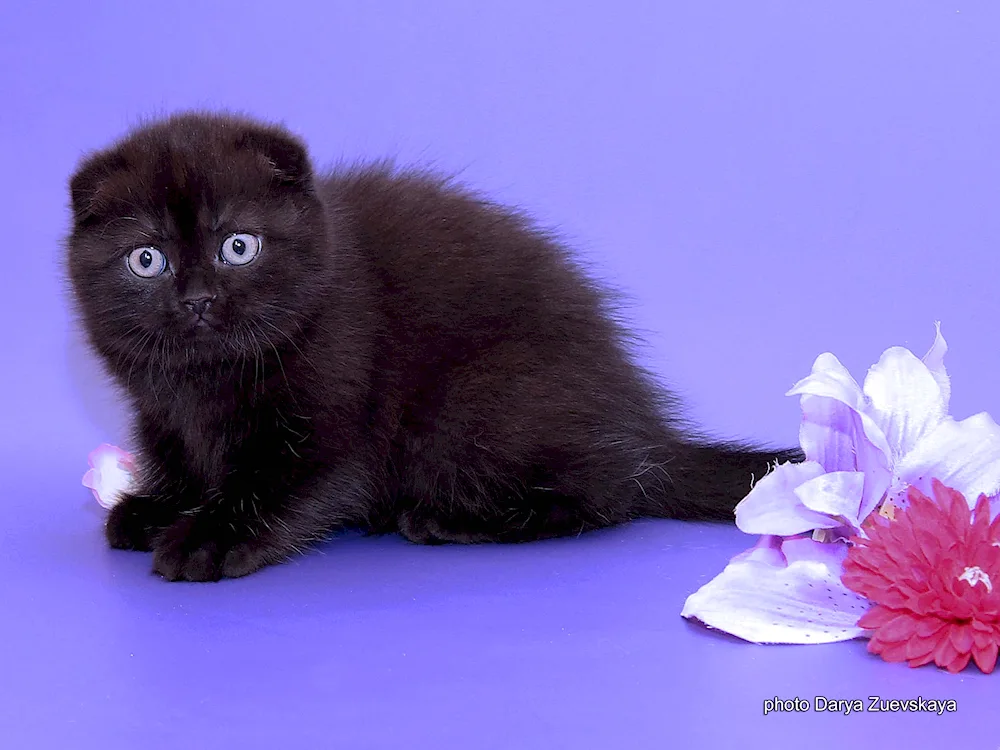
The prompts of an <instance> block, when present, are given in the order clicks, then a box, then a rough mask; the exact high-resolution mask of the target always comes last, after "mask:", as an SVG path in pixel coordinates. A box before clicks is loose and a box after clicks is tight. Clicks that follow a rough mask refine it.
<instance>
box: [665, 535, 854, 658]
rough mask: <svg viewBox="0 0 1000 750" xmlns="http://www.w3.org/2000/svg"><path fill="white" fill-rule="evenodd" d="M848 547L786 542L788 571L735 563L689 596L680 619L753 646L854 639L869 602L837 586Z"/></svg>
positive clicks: (752, 563)
mask: <svg viewBox="0 0 1000 750" xmlns="http://www.w3.org/2000/svg"><path fill="white" fill-rule="evenodd" d="M846 547H847V545H846V544H841V543H838V544H824V543H821V542H814V541H812V540H811V539H795V540H785V542H784V543H783V544H782V552H783V553H784V554H785V555H786V557H787V558H788V560H789V564H788V567H785V568H779V567H775V566H772V565H768V564H766V563H761V562H756V561H753V560H747V559H743V560H735V559H734V561H733V562H730V564H729V565H727V566H726V569H725V570H723V571H722V573H720V574H719V575H718V576H716V577H715V578H714V579H713V580H712V581H710V582H709V583H707V584H706V585H705V586H702V587H701V588H700V589H699V590H698V591H696V592H695V593H693V594H691V596H689V597H688V599H687V601H686V602H685V604H684V610H683V611H682V612H681V615H682V616H684V617H688V618H696V619H698V620H700V621H701V622H703V623H705V624H706V625H708V626H709V627H712V628H717V629H719V630H723V631H725V632H727V633H730V634H732V635H735V636H738V637H740V638H743V639H744V640H747V641H752V642H755V643H834V642H837V641H846V640H850V639H851V638H858V637H862V636H864V635H865V631H864V630H863V629H861V628H859V627H857V621H858V618H859V617H860V616H861V615H862V614H864V612H865V610H866V609H867V607H868V606H869V605H868V602H867V600H865V599H864V598H862V597H859V596H858V595H856V594H855V593H854V592H852V591H849V590H847V589H846V588H845V587H844V586H843V584H842V583H841V582H840V566H841V563H842V561H843V557H844V555H845V554H846Z"/></svg>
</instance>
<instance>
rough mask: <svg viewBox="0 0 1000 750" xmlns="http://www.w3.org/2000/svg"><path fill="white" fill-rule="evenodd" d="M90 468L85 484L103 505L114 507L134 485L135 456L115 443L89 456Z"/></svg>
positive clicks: (99, 448)
mask: <svg viewBox="0 0 1000 750" xmlns="http://www.w3.org/2000/svg"><path fill="white" fill-rule="evenodd" d="M87 461H88V462H89V463H90V469H89V470H88V471H87V473H86V474H84V475H83V486H84V487H89V488H90V489H91V490H92V491H93V493H94V497H95V498H97V502H99V503H100V504H101V507H104V508H112V507H114V506H115V505H117V504H118V503H119V502H120V501H121V496H122V494H123V493H125V492H128V490H129V488H130V487H131V486H132V477H133V474H134V473H135V457H134V456H133V455H132V454H131V453H128V452H126V451H123V450H122V449H121V448H119V447H117V446H115V445H108V444H107V443H103V444H102V445H100V446H98V447H97V448H95V449H94V450H93V451H91V453H90V455H89V456H88V457H87Z"/></svg>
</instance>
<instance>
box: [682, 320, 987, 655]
mask: <svg viewBox="0 0 1000 750" xmlns="http://www.w3.org/2000/svg"><path fill="white" fill-rule="evenodd" d="M947 350H948V347H947V344H946V342H945V340H944V338H943V337H942V335H941V329H940V325H938V326H937V335H936V336H935V340H934V344H933V345H932V346H931V349H930V351H928V352H927V354H926V356H924V358H923V359H922V360H920V359H917V357H916V356H914V355H913V354H912V353H911V352H910V351H908V350H907V349H903V348H900V347H894V348H891V349H888V350H886V351H885V352H884V353H883V354H882V357H881V358H880V359H879V361H878V363H877V364H876V365H874V366H873V367H872V368H871V369H870V370H869V372H868V375H867V377H866V378H865V381H864V387H861V386H859V385H858V383H857V381H855V379H854V378H853V377H852V376H851V374H850V373H849V372H848V371H847V369H846V368H845V367H844V366H843V365H842V364H841V363H840V361H839V360H838V359H837V358H836V357H835V356H833V355H832V354H822V355H820V356H819V357H818V358H817V359H816V361H815V363H814V365H813V369H812V372H811V374H810V375H809V376H808V377H806V378H804V379H803V380H801V381H799V382H798V383H797V384H796V385H795V386H794V387H793V388H792V389H791V390H790V391H789V392H788V395H798V396H799V397H800V403H801V409H802V423H801V427H800V430H799V440H800V443H801V445H802V449H803V452H804V453H805V458H806V460H805V461H803V462H801V463H786V464H781V465H779V466H776V467H775V469H774V470H773V471H771V472H770V473H769V474H767V475H765V476H764V477H762V478H761V479H760V480H759V481H758V482H757V483H756V484H755V485H754V486H753V487H752V489H751V490H750V493H749V494H748V495H747V496H746V497H745V498H744V499H743V500H742V501H741V502H740V503H739V505H738V506H737V507H736V523H737V526H739V528H740V529H742V530H743V531H745V532H747V533H750V534H759V535H762V536H761V539H760V541H759V542H758V544H757V545H756V546H755V547H754V548H753V549H751V550H748V551H747V552H745V553H742V554H740V555H737V556H736V557H734V558H733V559H732V561H730V563H729V565H728V566H727V567H726V568H725V570H723V572H722V573H721V574H719V575H718V576H717V577H716V578H715V579H713V580H712V581H710V582H709V583H707V584H706V585H704V586H702V588H701V589H699V590H698V591H696V592H695V593H694V594H692V595H691V596H690V597H688V600H687V601H686V602H685V605H684V609H683V611H682V613H681V614H682V615H683V616H684V617H689V618H696V619H698V620H700V621H702V622H703V623H705V624H706V625H709V626H710V627H715V628H719V629H721V630H725V631H726V632H728V633H731V634H732V635H736V636H738V637H740V638H744V639H745V640H750V641H757V642H768V643H820V642H829V641H835V640H848V639H851V638H857V637H861V636H864V635H867V632H868V631H867V630H866V629H865V628H864V627H861V626H860V625H859V623H858V618H859V616H860V615H863V614H864V613H865V612H866V611H867V609H868V608H869V606H870V603H869V602H868V600H867V599H865V598H864V597H862V596H859V595H858V594H856V592H854V591H851V590H850V589H848V588H846V587H845V586H844V584H843V582H842V581H841V573H842V563H843V560H844V559H845V558H846V556H847V552H848V539H850V538H852V537H863V536H864V535H865V534H866V533H867V529H868V528H869V527H870V526H871V525H873V524H875V523H876V520H875V519H877V518H880V517H892V516H893V514H895V513H897V512H901V511H903V510H905V507H906V504H907V498H908V496H909V495H908V492H909V489H910V488H911V487H915V488H917V489H918V490H920V491H921V492H930V491H931V489H932V485H931V482H932V478H936V479H939V480H941V481H942V482H944V483H945V484H947V485H948V486H950V487H953V488H955V489H956V490H957V491H958V492H959V493H961V494H963V495H965V497H969V498H973V497H978V496H979V495H981V494H985V495H987V496H989V497H990V502H991V503H992V504H994V506H996V504H997V503H998V502H1000V501H998V495H1000V426H998V425H997V424H996V422H994V421H993V419H992V418H991V417H990V416H989V415H988V414H986V413H985V412H984V413H981V414H977V415H976V416H973V417H970V418H968V419H965V420H962V421H956V420H954V419H953V418H951V417H950V416H949V415H948V402H949V400H950V397H951V383H950V380H949V378H948V374H947V371H946V370H945V367H944V355H945V353H946V352H947ZM996 509H997V508H996V507H994V510H996ZM875 511H877V512H875ZM983 570H984V571H985V569H983ZM960 572H961V571H960ZM978 575H979V574H978V573H976V572H975V571H972V572H970V573H969V574H968V577H967V579H965V580H968V581H981V579H979V578H978V577H977V576H978ZM994 583H995V580H994V579H991V585H993V584H994ZM976 585H979V586H982V585H984V584H983V583H982V582H979V583H977V584H976Z"/></svg>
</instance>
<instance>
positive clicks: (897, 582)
mask: <svg viewBox="0 0 1000 750" xmlns="http://www.w3.org/2000/svg"><path fill="white" fill-rule="evenodd" d="M933 492H934V497H935V500H931V499H930V498H929V497H927V496H926V495H924V494H923V493H922V492H920V491H919V490H917V489H915V488H910V491H909V494H908V499H909V504H908V507H906V508H905V509H903V508H897V509H896V510H895V514H894V516H895V517H894V519H893V520H890V519H888V518H885V517H882V516H879V517H878V518H876V519H875V522H874V523H872V524H869V525H866V527H865V532H866V533H867V535H868V538H867V539H864V538H854V539H852V540H851V541H852V543H853V545H852V547H851V549H850V551H849V552H848V554H847V559H846V560H845V561H844V574H843V577H842V580H843V582H844V585H845V586H847V587H848V588H850V589H852V590H854V591H856V592H858V593H859V594H861V595H862V596H865V597H867V598H868V599H869V600H870V601H871V602H872V603H873V604H874V605H875V606H873V607H872V608H871V609H870V610H869V611H868V612H867V613H866V614H865V615H864V616H863V617H862V618H861V619H860V620H859V621H858V626H859V627H862V628H865V629H867V630H872V631H874V634H873V636H872V638H871V640H870V641H869V642H868V650H869V651H870V652H871V653H873V654H881V656H882V658H883V659H885V660H886V661H893V662H899V661H908V662H909V663H910V666H911V667H919V666H922V665H924V664H929V663H930V662H932V661H933V662H935V663H936V664H937V665H938V666H939V667H943V668H945V669H947V670H948V671H949V672H960V671H961V670H963V669H965V667H966V665H967V664H968V663H969V660H970V658H971V659H975V662H976V664H977V665H978V666H979V668H980V669H981V670H982V671H983V672H987V673H989V672H992V671H993V668H994V666H996V662H997V652H998V648H1000V516H998V517H997V520H996V521H994V522H993V524H992V525H991V524H990V510H989V502H988V500H987V498H986V497H985V496H981V497H980V498H979V500H978V501H977V503H976V508H975V511H974V512H972V513H970V511H969V505H968V502H967V501H966V499H965V498H964V497H963V496H962V494H961V493H959V492H956V491H955V490H952V489H949V488H948V487H945V486H944V485H943V484H941V483H940V482H938V481H937V480H935V481H934V483H933ZM935 501H936V502H935Z"/></svg>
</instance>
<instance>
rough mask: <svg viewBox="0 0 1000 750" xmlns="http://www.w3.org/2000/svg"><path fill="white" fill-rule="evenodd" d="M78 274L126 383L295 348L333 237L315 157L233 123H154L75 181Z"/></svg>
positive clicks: (191, 117)
mask: <svg viewBox="0 0 1000 750" xmlns="http://www.w3.org/2000/svg"><path fill="white" fill-rule="evenodd" d="M70 197H71V204H72V211H73V229H72V232H71V234H70V237H69V239H68V242H67V251H68V258H67V271H68V274H69V280H70V286H71V289H72V292H73V296H74V298H75V301H76V304H77V307H78V309H79V311H80V313H81V317H82V319H83V322H84V325H85V328H86V330H87V333H88V336H89V338H90V341H91V344H92V345H93V346H94V347H95V349H97V351H98V352H99V353H100V354H101V355H102V356H103V357H104V359H105V360H106V361H107V362H108V363H109V365H110V368H111V370H112V372H113V373H115V374H116V375H119V376H121V377H124V376H125V375H126V373H131V371H132V370H133V369H135V368H136V367H137V366H138V365H140V364H142V365H144V366H145V365H148V364H149V361H150V360H151V359H152V360H154V361H155V365H154V367H153V368H152V369H154V370H155V369H157V368H165V369H169V368H170V367H172V366H181V365H183V366H185V367H187V366H189V365H190V363H192V362H198V361H201V362H208V363H212V362H218V361H223V360H229V361H235V360H237V359H239V358H241V357H251V358H254V357H258V356H262V355H261V352H262V351H263V350H269V349H270V348H274V347H283V346H286V345H287V343H288V342H289V341H293V340H294V337H295V336H296V334H297V332H298V331H300V330H301V328H302V326H303V324H304V322H305V321H307V320H308V318H309V315H310V305H311V304H313V301H314V300H316V299H318V298H322V289H321V285H322V284H323V283H324V281H323V280H324V279H325V278H327V276H328V274H325V273H324V268H325V265H326V264H328V263H330V262H331V258H330V254H329V252H328V251H327V246H328V239H329V238H328V229H327V225H326V221H325V218H324V210H323V206H322V204H321V202H320V200H319V197H318V196H317V193H316V188H315V184H314V178H313V172H312V167H311V165H310V161H309V157H308V154H307V152H306V149H305V147H304V146H303V145H302V144H301V143H300V142H299V141H298V140H297V139H296V138H295V137H293V136H292V135H290V134H289V133H288V132H286V131H285V130H283V129H281V128H278V127H273V126H268V125H263V124H260V123H256V122H253V121H250V120H247V119H243V118H240V117H235V116H230V115H203V114H183V115H178V116H175V117H172V118H169V119H167V120H163V121H159V122H155V123H152V124H149V125H145V126H142V127H140V128H138V129H137V130H135V131H133V132H132V133H130V134H129V135H127V136H126V137H125V138H123V139H122V140H120V141H119V142H117V143H116V144H114V145H112V146H111V147H110V148H107V149H105V150H103V151H100V152H98V153H96V154H94V155H92V156H90V157H89V158H87V159H86V160H85V161H84V162H83V163H82V164H81V165H80V167H79V169H78V170H77V171H76V173H75V174H74V175H73V177H72V178H71V180H70Z"/></svg>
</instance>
